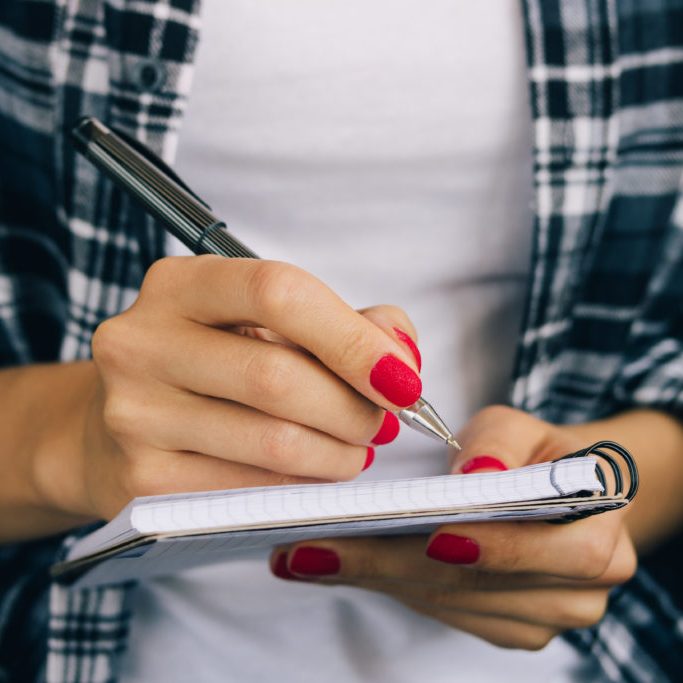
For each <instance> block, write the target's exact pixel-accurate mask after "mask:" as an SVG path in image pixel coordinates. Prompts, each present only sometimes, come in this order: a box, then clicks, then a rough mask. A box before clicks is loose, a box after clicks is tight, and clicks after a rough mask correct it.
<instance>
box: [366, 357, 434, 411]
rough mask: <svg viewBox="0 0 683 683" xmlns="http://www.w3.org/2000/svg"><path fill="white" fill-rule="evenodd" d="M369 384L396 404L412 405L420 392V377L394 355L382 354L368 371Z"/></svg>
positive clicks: (404, 406)
mask: <svg viewBox="0 0 683 683" xmlns="http://www.w3.org/2000/svg"><path fill="white" fill-rule="evenodd" d="M370 384H372V386H373V387H374V388H375V389H377V391H379V393H380V394H382V395H383V396H384V397H385V398H386V399H387V400H389V401H391V402H392V403H393V404H395V405H397V406H401V407H402V408H406V407H408V406H412V405H413V403H415V401H417V399H418V398H420V394H421V393H422V382H421V380H420V378H419V377H418V376H417V375H416V374H415V373H414V372H413V371H412V370H411V369H410V368H409V367H408V366H407V365H406V364H405V363H404V362H403V361H400V360H399V359H398V358H396V357H395V356H390V355H386V356H382V357H381V358H380V359H379V360H378V361H377V363H375V367H373V368H372V371H371V372H370Z"/></svg>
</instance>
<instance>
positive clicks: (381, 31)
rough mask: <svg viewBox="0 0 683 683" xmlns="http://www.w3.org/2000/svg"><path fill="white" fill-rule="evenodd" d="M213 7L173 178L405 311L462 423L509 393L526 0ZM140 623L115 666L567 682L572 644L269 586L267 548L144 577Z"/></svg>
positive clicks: (440, 453)
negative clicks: (499, 635) (484, 632)
mask: <svg viewBox="0 0 683 683" xmlns="http://www.w3.org/2000/svg"><path fill="white" fill-rule="evenodd" d="M204 14H205V16H204V30H203V35H202V42H201V44H200V48H199V54H198V60H197V73H196V77H195V78H196V81H195V86H194V92H193V96H192V99H191V101H190V105H189V110H188V115H187V121H186V124H185V129H184V131H183V135H182V137H181V145H180V151H179V157H178V162H177V169H178V171H179V172H180V175H181V176H184V177H186V178H187V180H188V181H189V183H190V185H192V186H193V187H195V188H196V189H197V191H198V192H199V193H200V194H201V195H203V196H204V197H205V198H206V199H207V200H208V201H209V203H210V204H212V205H213V208H214V209H215V210H216V212H217V213H218V214H219V215H221V216H223V217H225V218H226V220H227V221H228V224H229V226H230V229H231V230H232V231H233V232H234V233H235V234H236V235H237V236H238V237H240V238H241V239H242V240H243V241H244V242H245V243H246V244H248V245H249V246H250V247H251V248H253V249H254V250H255V251H256V252H257V253H259V254H261V255H262V256H263V257H264V258H274V259H280V260H285V261H290V262H293V263H296V264H297V265H299V266H301V267H303V268H305V269H307V270H309V271H311V272H312V273H314V274H315V275H318V276H319V277H321V279H323V280H324V281H325V282H327V283H328V284H329V285H330V286H331V287H332V288H333V289H335V290H336V291H337V292H338V293H339V294H340V295H341V296H342V297H344V298H345V299H346V300H347V301H348V302H349V303H350V304H351V305H353V306H354V307H363V306H368V305H372V304H375V303H393V304H396V305H399V306H402V307H403V308H404V309H405V310H406V311H407V312H408V313H409V315H410V316H411V318H412V319H413V321H414V322H415V324H416V326H417V329H418V331H419V332H420V348H421V351H422V354H423V358H424V368H423V373H422V376H423V381H424V385H425V394H426V395H428V396H429V399H430V400H431V401H432V402H433V403H434V404H435V405H436V406H437V407H438V409H439V412H440V413H441V414H442V416H443V417H444V418H445V419H446V421H447V422H448V423H449V424H452V425H455V426H457V425H460V424H462V423H463V422H465V421H466V420H467V419H468V417H470V416H471V415H472V414H473V413H474V412H475V411H476V410H477V409H478V408H480V407H482V406H484V405H487V404H490V403H495V402H501V401H505V400H506V398H507V391H508V382H509V377H510V374H511V370H512V364H513V360H514V353H515V348H516V341H517V335H518V331H519V326H520V321H521V315H522V309H523V304H524V298H525V290H526V282H527V278H528V269H529V261H530V244H531V221H532V212H531V208H530V201H531V155H530V149H531V131H530V127H531V123H530V114H529V112H528V105H527V84H526V77H525V71H524V54H523V37H522V36H523V34H522V27H521V16H519V8H518V6H517V3H516V2H513V1H512V0H509V1H506V2H505V3H501V7H500V9H498V10H497V11H496V12H492V11H490V8H487V7H486V6H485V5H484V4H483V3H452V2H449V1H448V0H438V1H434V2H432V3H429V5H428V6H425V4H424V3H420V2H419V1H418V0H372V2H367V1H361V0H328V1H327V2H324V3H321V2H312V1H308V0H307V1H305V2H300V1H299V0H297V2H291V1H290V2H286V1H283V0H270V1H265V0H264V1H262V2H258V3H254V2H249V1H248V0H204ZM170 250H171V251H172V252H173V253H180V251H181V248H180V247H179V245H177V244H173V243H172V244H170ZM445 455H446V454H445V451H444V450H443V449H442V448H441V447H440V446H439V445H438V444H436V443H435V442H431V441H429V440H426V439H425V438H424V437H423V436H420V435H418V434H415V433H410V432H408V431H407V430H405V429H404V431H403V433H402V434H401V435H400V437H399V439H398V440H397V441H396V442H395V443H393V444H391V445H389V446H386V447H382V448H381V449H379V451H378V456H377V459H376V461H375V464H374V465H373V467H372V468H371V469H370V470H369V471H368V472H366V473H364V475H363V476H364V477H367V478H387V477H402V476H406V477H407V476H416V475H426V474H437V473H442V472H444V470H445V467H446V459H445ZM132 628H133V633H132V638H131V652H130V653H129V655H128V657H127V658H126V660H125V662H124V674H123V678H122V680H123V681H124V683H137V682H138V681H152V680H164V681H168V682H169V683H175V682H178V681H185V680H201V681H202V682H207V683H212V682H213V681H221V683H225V681H259V680H264V681H265V680H268V681H270V680H275V679H278V680H296V681H307V680H314V679H315V680H318V679H320V678H323V677H324V678H325V679H326V680H330V681H344V683H347V682H350V681H368V680H377V681H385V680H386V681H392V682H394V681H395V682H400V681H411V682H412V681H416V680H420V679H422V678H423V677H425V675H426V674H428V677H429V680H430V681H434V682H435V683H438V682H440V681H453V680H476V681H478V682H480V681H500V680H505V679H507V678H508V676H509V673H510V672H511V671H515V670H523V671H524V675H525V680H526V681H530V682H531V681H565V680H571V678H570V671H571V670H572V668H573V667H574V666H575V665H576V664H577V656H576V655H575V654H574V653H573V651H571V650H570V649H569V646H567V645H565V644H564V643H562V642H561V641H555V642H554V643H552V644H551V645H550V646H549V647H548V648H547V649H546V650H545V651H544V652H542V653H525V652H511V651H503V650H498V649H496V648H494V647H492V646H490V645H488V644H486V643H484V642H482V641H479V640H477V639H475V638H473V637H471V636H469V635H466V634H463V633H459V632H456V631H454V630H452V629H449V628H447V627H446V626H443V625H441V624H439V623H437V622H433V621H430V620H427V619H425V618H423V617H420V616H418V615H416V614H415V613H413V612H411V611H409V610H407V609H405V608H403V607H401V606H400V605H398V604H396V603H395V602H393V601H391V600H389V599H388V598H385V597H383V596H380V595H373V594H369V593H364V592H359V591H355V590H353V589H349V588H334V589H329V588H319V587H315V586H311V585H303V584H302V585H299V584H296V583H291V582H288V583H285V582H281V581H278V580H277V579H275V578H273V577H272V576H271V575H270V573H269V571H268V568H267V562H266V557H265V556H264V555H263V554H258V555H252V556H244V557H241V558H239V559H236V560H235V561H233V562H230V563H227V564H223V565H218V566H213V567H206V568H202V569H198V570H194V571H192V572H187V573H186V574H183V575H180V576H176V577H172V578H168V579H161V580H158V581H154V582H151V583H149V584H147V585H145V586H143V587H141V588H140V589H139V593H138V599H137V601H136V612H135V616H134V619H133V627H132ZM160 652H163V656H159V653H160Z"/></svg>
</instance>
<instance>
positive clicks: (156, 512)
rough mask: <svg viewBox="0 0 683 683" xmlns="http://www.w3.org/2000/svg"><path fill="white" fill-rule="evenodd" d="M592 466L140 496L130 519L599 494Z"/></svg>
mask: <svg viewBox="0 0 683 683" xmlns="http://www.w3.org/2000/svg"><path fill="white" fill-rule="evenodd" d="M595 462H596V460H595V458H591V457H586V458H576V459H570V460H561V461H558V462H555V463H541V464H538V465H531V466H528V467H524V468H519V469H515V470H508V471H506V472H492V473H486V474H468V475H460V476H453V475H446V476H440V477H424V478H418V479H394V480H388V481H379V482H376V481H371V482H359V483H356V482H346V483H342V484H318V485H311V484H309V485H303V486H281V487H262V488H258V489H240V490H234V491H222V492H215V493H213V494H191V495H189V496H188V495H182V494H180V495H174V496H164V497H161V498H158V497H154V498H145V499H140V500H139V501H136V504H135V505H134V508H133V513H132V522H133V525H134V526H135V528H136V529H137V530H139V531H140V532H141V533H167V532H179V531H180V532H182V531H192V530H196V529H211V528H214V527H225V526H230V525H235V526H245V525H263V524H268V523H272V522H296V521H300V520H310V519H320V520H324V519H328V518H335V517H344V516H350V515H362V514H386V515H391V514H400V513H405V512H413V511H418V510H435V511H436V510H443V509H457V508H458V507H471V506H473V505H480V504H494V503H510V502H516V501H525V500H529V501H533V500H540V499H544V498H555V497H558V496H561V495H570V494H572V493H575V492H577V491H581V490H586V491H600V490H601V486H600V483H599V481H598V479H597V477H596V475H595ZM551 471H552V477H551Z"/></svg>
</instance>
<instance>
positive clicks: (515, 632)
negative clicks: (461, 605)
mask: <svg viewBox="0 0 683 683" xmlns="http://www.w3.org/2000/svg"><path fill="white" fill-rule="evenodd" d="M402 602H403V601H402ZM405 604H406V605H407V606H408V607H410V608H412V609H413V610H415V611H416V612H418V613H420V614H423V615H424V616H426V617H430V618H432V619H436V620H437V621H440V622H442V623H444V624H448V625H449V626H452V627H453V628H456V629H458V630H460V631H465V632H466V633H471V634H472V635H473V636H477V637H479V638H482V639H483V640H486V641H488V642H489V643H492V644H493V645H497V646H498V647H504V648H514V649H522V650H542V649H543V648H544V647H545V646H546V645H547V644H548V643H549V642H550V641H551V640H552V639H553V638H554V637H555V636H556V635H558V633H559V630H557V629H553V628H548V627H544V626H538V625H535V624H528V623H525V622H520V621H515V620H514V619H503V618H499V617H486V616H480V615H476V614H468V613H467V612H455V611H450V610H438V609H437V610H435V609H431V608H430V607H427V606H425V605H421V604H419V603H410V602H405Z"/></svg>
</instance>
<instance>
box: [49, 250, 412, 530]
mask: <svg viewBox="0 0 683 683" xmlns="http://www.w3.org/2000/svg"><path fill="white" fill-rule="evenodd" d="M395 328H399V332H398V333H397V332H396V331H395ZM400 330H407V331H408V333H409V334H410V335H411V337H414V334H415V333H414V330H413V327H412V324H411V323H410V321H409V320H408V318H407V316H406V315H405V314H404V313H403V312H402V311H401V310H400V309H397V308H394V307H379V308H377V309H370V310H369V311H367V312H365V313H358V312H356V311H354V310H353V309H351V308H350V307H349V306H348V305H347V304H345V303H344V302H343V301H342V300H341V299H340V298H339V297H338V296H337V295H336V294H334V293H333V292H332V291H331V290H330V289H329V288H328V287H326V286H325V285H324V284H323V283H321V282H320V281H319V280H317V279H316V278H314V277H313V276H311V275H309V274H308V273H306V272H304V271H302V270H301V269H299V268H296V267H294V266H291V265H287V264H284V263H279V262H273V261H260V260H250V259H225V258H222V257H218V256H199V257H175V258H166V259H162V260H161V261H158V262H157V263H155V264H154V265H153V266H152V268H151V269H150V270H149V272H148V273H147V276H146V277H145V280H144V283H143V286H142V288H141V291H140V294H139V297H138V299H137V301H136V302H135V303H134V304H133V306H132V307H131V308H130V309H128V310H127V311H125V312H124V313H122V314H120V315H118V316H116V317H114V318H111V319H109V320H107V321H105V322H104V323H103V324H102V325H100V327H99V328H98V329H97V331H96V333H95V335H94V338H93V359H94V363H95V368H96V371H97V379H96V385H97V386H96V390H95V395H94V399H93V400H92V401H91V403H90V406H89V409H88V412H87V419H86V420H85V436H84V440H83V443H84V447H83V454H82V456H81V457H80V464H79V467H80V476H79V477H78V478H77V479H78V482H79V485H78V486H77V487H75V489H74V491H72V492H71V493H70V496H71V499H70V500H68V501H63V506H64V507H66V508H70V509H69V512H72V513H77V514H84V515H88V516H95V517H98V518H105V519H109V518H111V517H112V516H114V515H115V514H116V513H117V512H118V511H119V510H120V509H121V508H122V507H123V506H124V505H125V504H126V503H127V502H128V501H129V500H130V499H131V498H133V497H135V496H144V495H155V494H162V493H172V492H180V491H195V490H207V489H222V488H239V487H243V486H264V485H275V484H286V483H295V482H307V481H317V480H325V481H339V480H348V479H352V478H354V477H355V476H357V475H358V474H359V473H360V472H361V471H362V470H363V469H364V466H365V465H366V461H367V460H368V456H369V454H370V453H371V452H370V451H369V450H368V445H369V444H370V443H371V442H372V440H373V437H375V436H376V435H377V433H378V432H379V431H380V428H381V427H382V426H383V425H384V424H385V420H386V421H387V422H389V421H391V422H393V421H394V420H395V418H393V417H392V416H389V417H387V412H386V410H389V411H394V412H395V411H397V410H399V409H400V408H403V407H406V406H409V405H412V404H413V403H414V402H415V401H416V400H417V398H418V397H419V396H420V393H421V383H420V380H419V378H418V375H417V374H416V371H417V370H418V368H417V365H416V359H415V357H414V356H413V355H412V354H411V349H410V346H408V345H406V344H405V343H403V342H402V341H401V340H400V336H401V332H400ZM403 341H405V337H404V339H403ZM278 342H279V343H278ZM408 344H410V340H408ZM379 440H381V438H380V439H379ZM54 495H55V496H57V497H59V496H60V495H65V496H68V495H69V494H67V492H63V494H60V493H58V492H55V494H54Z"/></svg>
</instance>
